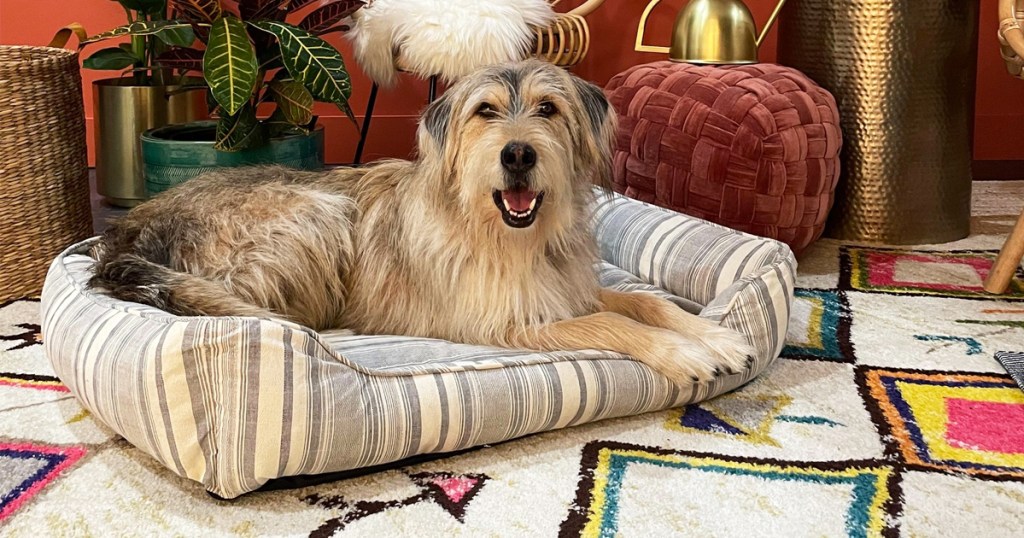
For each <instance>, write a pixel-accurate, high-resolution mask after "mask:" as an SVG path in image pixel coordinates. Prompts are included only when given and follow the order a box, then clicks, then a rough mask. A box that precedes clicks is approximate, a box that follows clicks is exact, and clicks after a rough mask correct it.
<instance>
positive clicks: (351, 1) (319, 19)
mask: <svg viewBox="0 0 1024 538" xmlns="http://www.w3.org/2000/svg"><path fill="white" fill-rule="evenodd" d="M363 3H364V2H363V1H362V0H335V1H334V2H331V3H329V4H324V5H323V6H321V7H318V8H317V9H315V10H313V12H312V13H310V14H309V15H307V16H306V18H305V19H302V22H300V23H299V28H302V29H303V30H306V31H308V32H309V33H311V34H314V35H321V34H324V33H326V32H327V31H329V30H335V29H341V28H343V27H344V26H343V25H339V23H340V22H341V21H343V20H345V19H346V18H348V17H350V16H351V15H352V14H353V13H355V12H356V11H357V10H359V8H361V7H363Z"/></svg>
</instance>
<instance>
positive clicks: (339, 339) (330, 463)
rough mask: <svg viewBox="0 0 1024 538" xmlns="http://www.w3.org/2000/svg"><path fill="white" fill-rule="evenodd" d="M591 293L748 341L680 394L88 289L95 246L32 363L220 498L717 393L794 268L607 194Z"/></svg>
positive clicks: (725, 387) (575, 360) (71, 259)
mask: <svg viewBox="0 0 1024 538" xmlns="http://www.w3.org/2000/svg"><path fill="white" fill-rule="evenodd" d="M595 216H596V221H595V231H596V234H597V237H598V240H599V243H600V248H601V254H602V258H603V260H604V262H603V263H602V265H601V267H600V274H601V279H602V283H603V284H604V285H606V286H608V287H612V288H616V289H619V290H624V291H635V292H653V293H658V294H660V295H662V296H665V297H667V298H670V299H671V300H673V301H674V302H676V303H677V304H678V305H680V306H681V307H683V308H687V309H689V310H691V311H693V312H695V313H699V314H700V315H701V316H703V317H706V318H710V319H712V320H715V321H717V322H720V323H721V324H723V325H725V326H728V327H731V328H733V329H736V330H738V331H740V332H741V333H743V334H745V335H746V336H747V338H748V339H749V340H750V342H751V343H752V344H753V345H754V346H755V347H756V349H757V356H756V357H755V360H754V361H753V364H752V366H751V367H750V368H749V369H748V370H746V371H744V372H741V373H739V374H735V375H729V376H724V377H721V378H719V379H717V380H715V381H713V382H709V383H703V384H696V385H690V386H680V385H675V384H672V383H670V382H669V381H668V380H667V379H665V378H664V377H662V376H660V375H659V374H657V373H655V372H654V371H653V370H651V369H650V368H648V367H647V366H645V365H643V364H641V363H639V362H636V361H633V360H629V359H628V358H627V357H624V356H622V355H618V354H614V353H610V352H607V351H580V352H558V353H538V352H528V351H515V350H507V349H499V348H488V347H480V346H469V345H462V344H455V343H450V342H442V341H437V340H430V339H424V338H409V337H396V336H352V335H346V334H344V333H330V332H327V333H317V332H314V331H312V330H310V329H308V328H305V327H302V326H299V325H294V324H289V323H286V322H281V321H276V320H269V319H256V318H243V317H179V316H174V315H171V314H168V313H166V312H163V311H161V310H158V309H156V308H152V307H149V306H144V305H140V304H135V303H128V302H124V301H118V300H116V299H113V298H111V297H109V296H107V295H104V294H102V293H98V292H96V291H93V290H90V289H88V288H87V287H86V282H87V281H88V279H89V277H90V276H91V272H92V267H93V259H92V258H90V257H89V255H88V251H89V247H90V246H91V245H92V244H93V243H94V241H95V239H92V240H89V241H86V242H83V243H79V244H77V245H74V246H72V247H70V248H68V249H67V250H66V251H65V252H64V253H63V254H61V255H60V256H59V257H58V258H57V259H56V260H55V261H54V262H53V265H52V266H51V268H50V271H49V274H48V276H47V279H46V284H45V287H44V290H43V296H42V317H43V326H42V329H43V335H44V346H45V350H46V354H47V356H48V357H49V360H50V362H51V363H52V364H53V368H54V370H55V371H56V373H57V375H58V376H59V377H60V379H61V380H62V381H63V382H64V383H65V384H66V385H67V386H68V388H69V389H70V390H71V392H72V393H73V394H74V395H75V396H76V397H77V398H78V400H79V401H80V402H81V404H82V405H83V406H84V407H85V408H86V409H88V410H89V411H90V412H91V413H92V415H93V416H94V417H96V419H98V420H99V421H101V422H103V423H104V424H106V425H107V426H109V427H110V428H112V429H113V430H115V431H116V432H118V433H119V434H121V435H122V436H124V438H125V439H127V440H128V441H129V442H131V443H132V444H134V445H135V446H137V447H138V448H139V449H141V450H143V451H145V452H147V453H148V454H150V455H152V456H153V457H154V458H156V459H157V460H159V461H160V462H161V463H162V464H163V465H165V466H167V467H168V468H169V469H171V470H172V471H174V472H175V473H177V474H179V475H181V476H184V477H187V478H189V479H192V480H195V481H198V482H201V483H202V484H203V485H204V486H205V487H206V489H207V490H208V491H209V492H211V493H213V494H215V495H218V496H220V497H224V498H233V497H237V496H238V495H241V494H244V493H246V492H250V491H253V490H256V489H258V488H260V487H261V486H263V485H264V484H266V483H267V482H268V481H270V480H273V479H276V478H279V477H288V476H296V475H314V474H320V473H331V472H339V471H346V470H352V469H360V468H365V467H371V466H376V465H381V464H386V463H390V462H397V461H401V460H405V459H408V458H411V457H413V456H416V455H421V454H430V453H443V452H452V451H457V450H460V449H465V448H469V447H473V446H478V445H483V444H488V443H496V442H499V441H503V440H507V439H512V438H516V437H520V436H524V435H528V434H532V433H536V432H541V431H546V430H552V429H557V428H563V427H566V426H573V425H577V424H583V423H586V422H591V421H595V420H601V419H605V418H610V417H620V416H626V415H634V414H639V413H645V412H649V411H655V410H661V409H666V408H670V407H676V406H680V405H684V404H688V403H692V402H697V401H700V400H703V399H706V398H710V397H712V396H715V395H717V394H720V393H723V392H725V391H729V390H732V389H734V388H736V387H738V386H740V385H742V384H744V383H746V382H747V381H749V380H750V379H752V378H753V377H754V376H756V375H757V374H759V373H760V372H761V371H762V370H763V369H764V368H765V367H767V366H768V365H769V364H770V363H771V362H772V361H773V360H774V359H775V358H776V357H777V356H778V354H779V353H780V352H781V350H782V346H783V340H784V337H785V335H786V329H787V323H788V319H789V309H790V304H791V301H792V296H793V285H794V276H795V269H796V261H795V259H794V257H793V255H792V253H791V251H790V250H789V248H788V247H786V246H785V245H783V244H781V243H778V242H776V241H773V240H769V239H762V238H757V237H753V236H750V235H746V234H743V233H740V232H736V231H733V230H730V229H727V228H723V227H720V226H717V225H714V224H710V223H707V222H704V221H701V220H697V219H694V218H691V217H686V216H683V215H680V214H677V213H674V212H671V211H669V210H665V209H661V208H658V207H655V206H651V205H648V204H645V203H642V202H638V201H634V200H630V199H628V198H625V197H622V196H618V195H614V196H608V197H603V198H602V199H601V201H600V202H599V203H598V205H597V207H596V208H595Z"/></svg>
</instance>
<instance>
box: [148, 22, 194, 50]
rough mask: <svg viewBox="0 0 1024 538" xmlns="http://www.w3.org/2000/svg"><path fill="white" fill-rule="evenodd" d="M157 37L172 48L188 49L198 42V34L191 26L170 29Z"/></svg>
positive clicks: (159, 33)
mask: <svg viewBox="0 0 1024 538" xmlns="http://www.w3.org/2000/svg"><path fill="white" fill-rule="evenodd" d="M156 37H157V38H158V39H159V40H160V41H163V42H164V43H167V44H168V45H170V46H172V47H187V46H189V45H191V44H192V43H193V42H194V41H195V40H196V33H195V32H194V31H192V27H191V26H185V27H181V28H168V29H166V30H164V31H162V32H158V33H157V34H156Z"/></svg>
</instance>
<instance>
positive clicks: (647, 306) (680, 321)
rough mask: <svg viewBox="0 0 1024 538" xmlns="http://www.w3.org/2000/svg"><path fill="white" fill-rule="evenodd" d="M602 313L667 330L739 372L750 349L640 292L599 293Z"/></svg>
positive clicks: (703, 321) (742, 339)
mask: <svg viewBox="0 0 1024 538" xmlns="http://www.w3.org/2000/svg"><path fill="white" fill-rule="evenodd" d="M600 301H601V307H602V310H604V311H607V312H615V313H617V314H622V315H623V316H626V317H627V318H630V319H633V320H636V321H638V322H640V323H643V324H644V325H650V326H652V327H660V328H662V329H668V330H670V331H672V332H674V333H677V334H680V335H682V336H684V337H685V338H687V339H690V340H692V341H694V342H696V343H697V344H699V345H701V346H703V347H704V348H705V349H707V351H708V353H711V354H712V355H716V356H718V357H720V358H721V360H722V361H723V362H725V363H726V364H727V365H728V366H729V369H731V370H735V369H738V368H742V367H743V366H744V363H745V362H746V360H747V357H749V356H751V355H753V353H754V349H753V348H752V347H751V346H750V344H749V343H748V342H747V339H746V338H745V337H744V336H743V335H741V334H740V333H738V332H736V331H734V330H732V329H729V328H726V327H722V326H721V325H718V324H717V323H715V322H713V321H711V320H708V319H705V318H702V317H700V316H696V315H694V314H691V313H689V312H687V311H685V310H683V309H682V308H679V307H678V306H677V305H675V304H673V303H672V302H670V301H668V300H666V299H662V298H661V297H658V296H657V295H654V294H651V293H644V292H632V293H625V292H621V291H615V290H609V289H602V290H601V294H600Z"/></svg>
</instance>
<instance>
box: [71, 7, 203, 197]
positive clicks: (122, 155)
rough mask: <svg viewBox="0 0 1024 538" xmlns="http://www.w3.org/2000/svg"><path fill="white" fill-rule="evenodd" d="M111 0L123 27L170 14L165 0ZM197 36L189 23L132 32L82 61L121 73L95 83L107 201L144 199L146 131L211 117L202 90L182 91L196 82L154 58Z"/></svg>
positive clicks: (99, 174)
mask: <svg viewBox="0 0 1024 538" xmlns="http://www.w3.org/2000/svg"><path fill="white" fill-rule="evenodd" d="M113 1H116V2H117V3H118V4H120V5H121V6H122V7H123V8H124V11H125V14H126V15H127V19H128V25H127V26H125V27H122V29H123V28H132V27H135V28H136V29H138V28H139V27H140V26H145V25H158V24H162V21H165V20H166V19H167V14H168V8H167V1H166V0H113ZM133 25H134V26H133ZM73 26H74V25H73ZM76 33H80V34H84V31H82V32H76ZM127 34H128V32H125V31H123V30H121V29H118V30H114V31H112V32H107V33H106V34H101V35H100V36H97V37H96V38H87V39H85V40H83V41H82V43H81V45H82V46H85V45H89V44H90V43H95V42H98V41H102V40H105V39H107V38H108V37H117V36H124V35H127ZM65 39H66V36H65ZM194 39H195V38H194V36H193V32H192V29H191V28H186V27H177V28H170V27H169V28H168V29H167V30H166V31H162V32H159V33H151V34H148V35H146V34H141V33H140V34H134V35H131V36H130V42H128V43H124V44H121V45H119V46H112V47H107V48H103V49H100V50H97V51H95V52H94V53H92V54H91V55H90V56H89V57H88V58H86V59H85V61H84V62H83V67H85V68H87V69H98V70H114V71H120V72H121V73H122V76H119V77H116V78H108V79H102V80H97V81H96V82H94V83H93V112H94V114H95V121H94V125H93V129H94V134H95V150H96V184H97V185H96V186H97V191H98V192H99V193H100V194H101V195H102V196H104V197H105V198H106V200H107V201H108V202H109V203H112V204H114V205H118V206H124V207H131V206H134V205H137V204H139V203H140V202H142V201H143V200H144V199H145V194H146V193H145V185H144V182H143V165H142V152H141V146H140V143H139V135H140V134H141V133H142V132H143V131H145V130H148V129H152V128H154V127H161V126H164V125H169V124H173V123H187V122H190V121H195V120H197V119H200V118H204V117H206V116H207V112H206V106H205V99H204V98H203V95H202V93H201V92H189V91H183V90H184V89H187V88H189V87H194V86H196V83H195V81H190V80H189V79H187V78H184V79H183V78H182V77H181V76H178V75H180V72H176V70H175V69H173V68H170V67H162V66H159V65H158V64H157V63H156V62H155V60H156V59H157V58H159V57H160V56H161V55H163V54H164V53H165V52H166V51H168V50H171V48H172V47H175V46H181V45H188V44H191V43H192V41H194Z"/></svg>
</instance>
